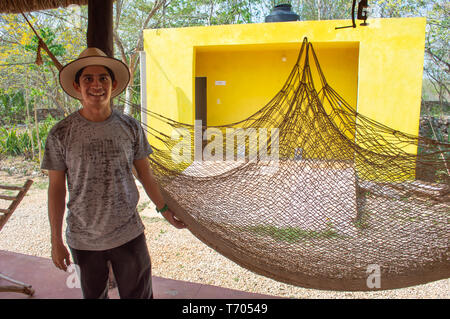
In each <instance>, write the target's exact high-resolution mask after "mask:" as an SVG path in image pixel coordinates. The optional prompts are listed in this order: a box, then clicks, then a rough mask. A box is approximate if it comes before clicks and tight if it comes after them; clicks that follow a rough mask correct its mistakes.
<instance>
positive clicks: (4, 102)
mask: <svg viewBox="0 0 450 319" xmlns="http://www.w3.org/2000/svg"><path fill="white" fill-rule="evenodd" d="M26 114H27V113H26V103H25V96H24V92H23V91H15V92H10V93H6V92H3V91H2V90H1V89H0V124H1V125H13V124H18V123H23V121H24V120H25V115H26Z"/></svg>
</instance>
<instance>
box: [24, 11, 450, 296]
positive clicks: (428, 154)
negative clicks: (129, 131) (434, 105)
mask: <svg viewBox="0 0 450 319" xmlns="http://www.w3.org/2000/svg"><path fill="white" fill-rule="evenodd" d="M24 18H25V19H26V16H25V15H24ZM27 22H28V20H27ZM28 23H29V22H28ZM29 24H30V23H29ZM30 27H31V28H32V29H33V31H34V33H35V34H36V36H37V37H38V39H39V47H38V59H37V63H38V62H39V60H40V59H39V53H40V49H41V48H43V49H44V50H45V51H46V52H47V54H48V55H49V56H50V57H51V59H52V61H53V63H54V64H55V66H56V67H57V68H58V69H59V70H60V69H61V64H60V63H59V62H58V60H57V59H56V58H55V57H54V55H53V54H52V53H51V52H50V50H49V49H48V48H47V46H46V45H45V43H44V42H43V41H42V39H41V38H40V37H39V35H38V34H37V32H36V31H35V30H34V28H33V27H32V25H31V24H30ZM312 67H315V71H316V74H318V76H319V79H320V89H316V87H315V85H314V81H313V75H312V74H313V73H312V71H311V68H312ZM143 111H144V112H145V113H147V116H148V117H149V118H150V117H151V118H152V119H154V120H155V121H159V122H160V124H163V125H165V126H166V129H167V132H173V130H175V131H182V132H184V133H186V132H187V133H188V134H187V135H188V136H190V137H191V138H190V140H189V141H188V142H189V143H188V144H189V148H191V149H194V148H195V146H194V139H193V138H192V137H195V136H196V132H198V131H200V132H203V131H204V130H207V129H211V128H208V127H200V128H198V127H197V128H196V127H195V126H194V125H190V124H186V123H180V122H177V121H174V120H172V119H169V118H167V117H164V116H162V115H159V114H157V113H154V112H151V111H149V110H143ZM144 126H145V124H144ZM145 128H146V130H147V132H148V134H149V135H151V136H152V137H153V139H152V140H153V141H157V144H154V145H152V148H153V150H154V153H153V154H152V155H151V156H150V163H151V166H152V168H153V171H154V174H155V177H156V178H157V180H158V182H159V183H160V186H161V187H162V192H163V195H164V197H165V199H166V202H167V203H168V205H169V207H170V208H171V210H173V211H174V212H175V214H176V215H177V216H179V217H180V218H181V219H182V220H183V222H184V223H185V224H187V226H188V228H189V230H190V231H191V232H192V233H193V234H194V235H195V236H196V237H197V238H199V239H200V240H201V241H203V242H204V243H205V244H207V245H208V246H210V247H211V248H213V249H215V250H216V251H217V252H219V253H221V254H223V255H224V256H226V257H228V258H229V259H231V260H233V261H234V262H236V263H237V264H239V265H241V266H242V267H245V268H247V269H249V270H251V271H253V272H255V273H258V274H260V275H263V276H267V277H270V278H273V279H275V280H278V281H281V282H285V283H288V284H292V285H298V286H301V287H306V288H314V289H326V290H343V291H368V290H373V289H374V288H377V289H394V288H403V287H408V286H413V285H419V284H423V283H427V282H430V281H435V280H440V279H445V278H448V277H449V275H450V261H449V242H448V238H449V234H450V223H449V217H450V207H449V206H450V205H449V204H450V196H449V195H450V171H449V167H448V159H449V155H450V144H447V143H441V142H439V141H436V140H431V139H427V138H424V137H419V136H413V135H410V134H405V133H402V132H399V131H397V130H393V129H391V128H389V127H387V126H385V125H383V124H381V123H378V122H376V121H374V120H371V119H370V118H367V117H365V116H363V115H362V114H359V113H358V112H356V111H355V110H354V109H353V108H352V107H351V106H350V105H349V104H348V103H347V102H346V101H345V100H344V99H343V98H342V97H341V96H340V95H339V94H338V93H337V92H336V91H334V90H333V88H332V87H331V86H330V85H329V84H328V83H327V81H326V79H325V76H324V73H323V72H322V70H321V68H320V65H319V61H318V59H317V56H316V54H315V52H314V49H313V46H312V44H311V43H308V41H307V39H306V38H305V39H304V40H303V44H302V47H301V49H300V53H299V55H298V58H297V62H296V63H295V65H294V67H293V69H292V71H291V73H290V75H289V77H288V79H287V80H286V82H285V84H284V86H283V87H282V88H281V90H280V91H279V92H278V93H277V94H276V95H275V96H274V97H273V99H272V100H271V101H270V102H269V103H267V104H266V105H265V106H264V107H263V108H261V109H260V110H259V111H258V112H256V113H255V114H253V115H252V116H250V117H249V118H247V119H245V120H242V121H239V122H236V123H231V124H229V125H222V126H216V127H214V128H212V129H213V130H212V132H213V133H216V135H215V136H216V138H217V136H219V135H220V134H217V133H218V132H220V133H224V132H225V133H226V131H227V129H238V130H237V134H235V135H230V137H228V136H227V138H228V142H227V139H225V140H223V141H222V142H224V144H223V145H220V146H219V145H217V143H215V144H216V145H215V147H213V148H211V149H209V151H210V155H211V156H209V160H206V161H203V160H199V161H194V157H193V155H190V156H189V159H188V160H187V161H184V162H179V161H177V160H174V157H173V154H174V150H178V149H177V147H178V146H179V144H180V143H179V141H177V140H176V139H174V138H172V137H171V136H170V133H169V134H167V133H164V132H162V131H158V130H156V129H155V128H154V127H150V126H145ZM252 129H253V130H252ZM255 129H257V130H255ZM273 132H274V133H273ZM242 134H243V135H244V136H243V139H242ZM211 135H214V134H211ZM235 138H237V139H238V141H239V138H241V143H240V145H239V143H238V145H236V144H235ZM255 140H257V141H258V142H257V143H254V142H252V141H255ZM196 144H202V142H201V140H200V142H199V143H196ZM242 144H244V145H242ZM230 145H231V147H230ZM242 146H244V150H242ZM177 152H178V151H176V152H175V153H177ZM203 153H204V152H203ZM224 153H226V154H227V155H226V160H224V159H225V158H224V157H223V154H224ZM230 153H231V158H230V157H228V156H229V155H230ZM269 153H270V154H271V155H273V154H274V153H275V155H277V156H276V157H274V156H267V155H268V154H269ZM189 154H194V151H191V152H189ZM178 155H179V154H178ZM175 157H176V156H175ZM236 158H237V159H236ZM211 159H212V160H211ZM230 159H231V160H230Z"/></svg>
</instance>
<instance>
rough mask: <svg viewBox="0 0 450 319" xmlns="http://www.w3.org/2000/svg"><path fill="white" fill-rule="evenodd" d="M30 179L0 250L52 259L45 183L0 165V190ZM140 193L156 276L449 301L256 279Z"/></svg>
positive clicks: (308, 294) (421, 294)
mask: <svg viewBox="0 0 450 319" xmlns="http://www.w3.org/2000/svg"><path fill="white" fill-rule="evenodd" d="M35 167H36V166H35ZM35 167H34V169H36V168H35ZM28 178H31V179H33V180H34V184H33V186H32V187H31V189H30V191H29V192H28V194H27V195H26V197H25V198H24V200H23V201H22V202H21V204H20V205H19V207H18V208H17V209H16V211H15V212H14V214H13V215H12V217H11V218H10V220H9V221H8V222H7V223H6V225H5V226H4V227H3V229H2V230H1V232H0V249H1V250H8V251H13V252H18V253H23V254H29V255H33V256H39V257H45V258H50V229H49V224H48V218H47V186H48V183H47V177H46V176H44V175H42V174H41V173H38V172H35V171H34V170H33V167H30V165H29V164H27V163H26V162H25V161H21V160H19V161H18V160H17V159H16V160H11V159H5V158H3V159H0V184H2V185H21V184H23V183H24V182H25V180H26V179H28ZM138 185H139V184H138ZM139 190H140V192H141V200H140V203H139V206H138V210H139V211H140V214H141V216H142V219H143V221H144V224H145V227H146V230H145V232H146V236H147V244H148V247H149V250H150V255H151V258H152V266H153V275H155V276H159V277H164V278H171V279H176V280H184V281H190V282H196V283H201V284H208V285H215V286H220V287H225V288H230V289H237V290H242V291H248V292H253V293H261V294H267V295H273V296H280V297H285V298H300V299H305V298H329V299H335V298H350V299H354V298H390V299H392V298H417V299H436V298H444V299H450V289H449V288H450V279H445V280H440V281H435V282H431V283H428V284H426V285H420V286H414V287H409V288H404V289H394V290H386V291H376V292H335V291H325V290H314V289H305V288H300V287H296V286H291V285H287V284H284V283H280V282H277V281H274V280H272V279H268V278H265V277H262V276H260V275H256V274H254V273H252V272H251V271H249V270H246V269H244V268H242V267H240V266H238V265H237V264H235V263H234V262H232V261H230V260H228V259H227V258H225V257H223V256H222V255H220V254H219V253H217V252H215V251H214V250H213V249H211V248H209V247H208V246H206V245H205V244H203V243H202V242H201V241H200V240H198V239H197V238H196V237H195V236H193V235H192V234H191V233H190V232H189V230H187V229H184V230H177V229H175V228H174V227H172V226H171V225H170V224H169V223H167V222H166V221H165V220H164V219H163V218H162V217H161V216H160V215H158V214H157V213H156V212H155V211H154V206H153V205H152V204H151V202H150V200H149V199H148V197H147V196H146V195H145V192H144V191H143V189H142V187H141V186H140V185H139ZM5 205H7V203H6V202H5V201H3V202H2V201H1V200H0V208H5Z"/></svg>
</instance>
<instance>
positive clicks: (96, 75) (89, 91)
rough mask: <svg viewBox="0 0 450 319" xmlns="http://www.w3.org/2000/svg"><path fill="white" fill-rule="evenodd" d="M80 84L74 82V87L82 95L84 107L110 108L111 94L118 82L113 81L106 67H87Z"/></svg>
mask: <svg viewBox="0 0 450 319" xmlns="http://www.w3.org/2000/svg"><path fill="white" fill-rule="evenodd" d="M79 82H80V83H79V84H77V83H76V82H74V83H73V86H74V87H75V89H76V90H77V91H78V92H80V93H81V96H82V103H83V106H94V107H101V106H104V105H108V106H109V103H110V100H111V92H112V90H113V89H115V88H116V86H117V82H116V81H112V79H111V76H110V75H109V73H108V71H107V70H106V68H105V67H103V66H99V65H91V66H87V67H85V68H84V70H83V72H82V73H81V76H80V81H79Z"/></svg>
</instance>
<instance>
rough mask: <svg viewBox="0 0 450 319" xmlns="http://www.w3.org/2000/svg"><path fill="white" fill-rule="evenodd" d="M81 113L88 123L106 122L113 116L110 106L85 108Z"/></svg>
mask: <svg viewBox="0 0 450 319" xmlns="http://www.w3.org/2000/svg"><path fill="white" fill-rule="evenodd" d="M79 113H80V115H81V116H82V117H84V118H85V119H86V120H88V121H91V122H103V121H106V120H107V119H108V118H109V117H110V116H111V113H112V109H111V107H110V106H108V107H102V108H94V107H86V106H83V108H81V109H80V110H79Z"/></svg>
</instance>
